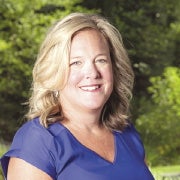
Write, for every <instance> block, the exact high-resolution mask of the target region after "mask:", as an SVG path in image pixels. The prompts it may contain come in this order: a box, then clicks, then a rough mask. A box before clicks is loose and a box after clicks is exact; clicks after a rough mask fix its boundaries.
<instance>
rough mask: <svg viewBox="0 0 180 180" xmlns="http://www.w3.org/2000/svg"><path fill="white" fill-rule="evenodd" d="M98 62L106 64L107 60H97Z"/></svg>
mask: <svg viewBox="0 0 180 180" xmlns="http://www.w3.org/2000/svg"><path fill="white" fill-rule="evenodd" d="M96 62H97V63H102V64H105V63H107V60H106V59H97V60H96Z"/></svg>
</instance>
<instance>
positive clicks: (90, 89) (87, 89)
mask: <svg viewBox="0 0 180 180" xmlns="http://www.w3.org/2000/svg"><path fill="white" fill-rule="evenodd" d="M100 87H101V86H100V85H93V86H81V87H80V89H82V90H83V91H95V90H97V89H99V88H100Z"/></svg>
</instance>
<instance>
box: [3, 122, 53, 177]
mask: <svg viewBox="0 0 180 180" xmlns="http://www.w3.org/2000/svg"><path fill="white" fill-rule="evenodd" d="M53 143H54V141H53V136H52V135H51V133H49V132H48V130H47V129H46V128H44V127H43V126H41V125H40V124H39V121H38V120H37V119H36V121H34V120H32V121H29V122H27V123H25V124H24V125H23V126H22V127H21V128H20V129H19V130H18V131H17V133H16V134H15V136H14V139H13V142H12V145H11V147H10V149H9V151H8V152H7V153H6V154H4V156H3V157H2V158H1V165H2V169H3V173H4V177H5V178H6V177H7V168H8V163H9V159H10V157H17V158H20V159H23V160H25V161H26V162H28V163H30V164H32V165H33V166H35V167H37V168H39V169H41V170H42V171H44V172H46V173H47V174H49V175H50V176H51V177H52V178H53V179H55V174H56V170H55V165H54V162H55V158H54V151H55V149H54V147H55V146H54V145H53Z"/></svg>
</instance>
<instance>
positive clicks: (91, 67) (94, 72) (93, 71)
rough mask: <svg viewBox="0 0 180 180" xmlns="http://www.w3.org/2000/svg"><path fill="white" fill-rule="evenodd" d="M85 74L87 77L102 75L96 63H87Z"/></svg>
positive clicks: (92, 77)
mask: <svg viewBox="0 0 180 180" xmlns="http://www.w3.org/2000/svg"><path fill="white" fill-rule="evenodd" d="M84 74H85V78H86V79H98V78H100V76H101V75H100V72H99V70H98V68H97V66H96V64H95V63H88V64H86V67H85V69H84Z"/></svg>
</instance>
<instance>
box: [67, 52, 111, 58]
mask: <svg viewBox="0 0 180 180" xmlns="http://www.w3.org/2000/svg"><path fill="white" fill-rule="evenodd" d="M98 56H109V54H108V53H100V54H97V55H96V56H95V58H97V57H98ZM81 58H83V56H74V57H73V56H72V57H70V59H81Z"/></svg>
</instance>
